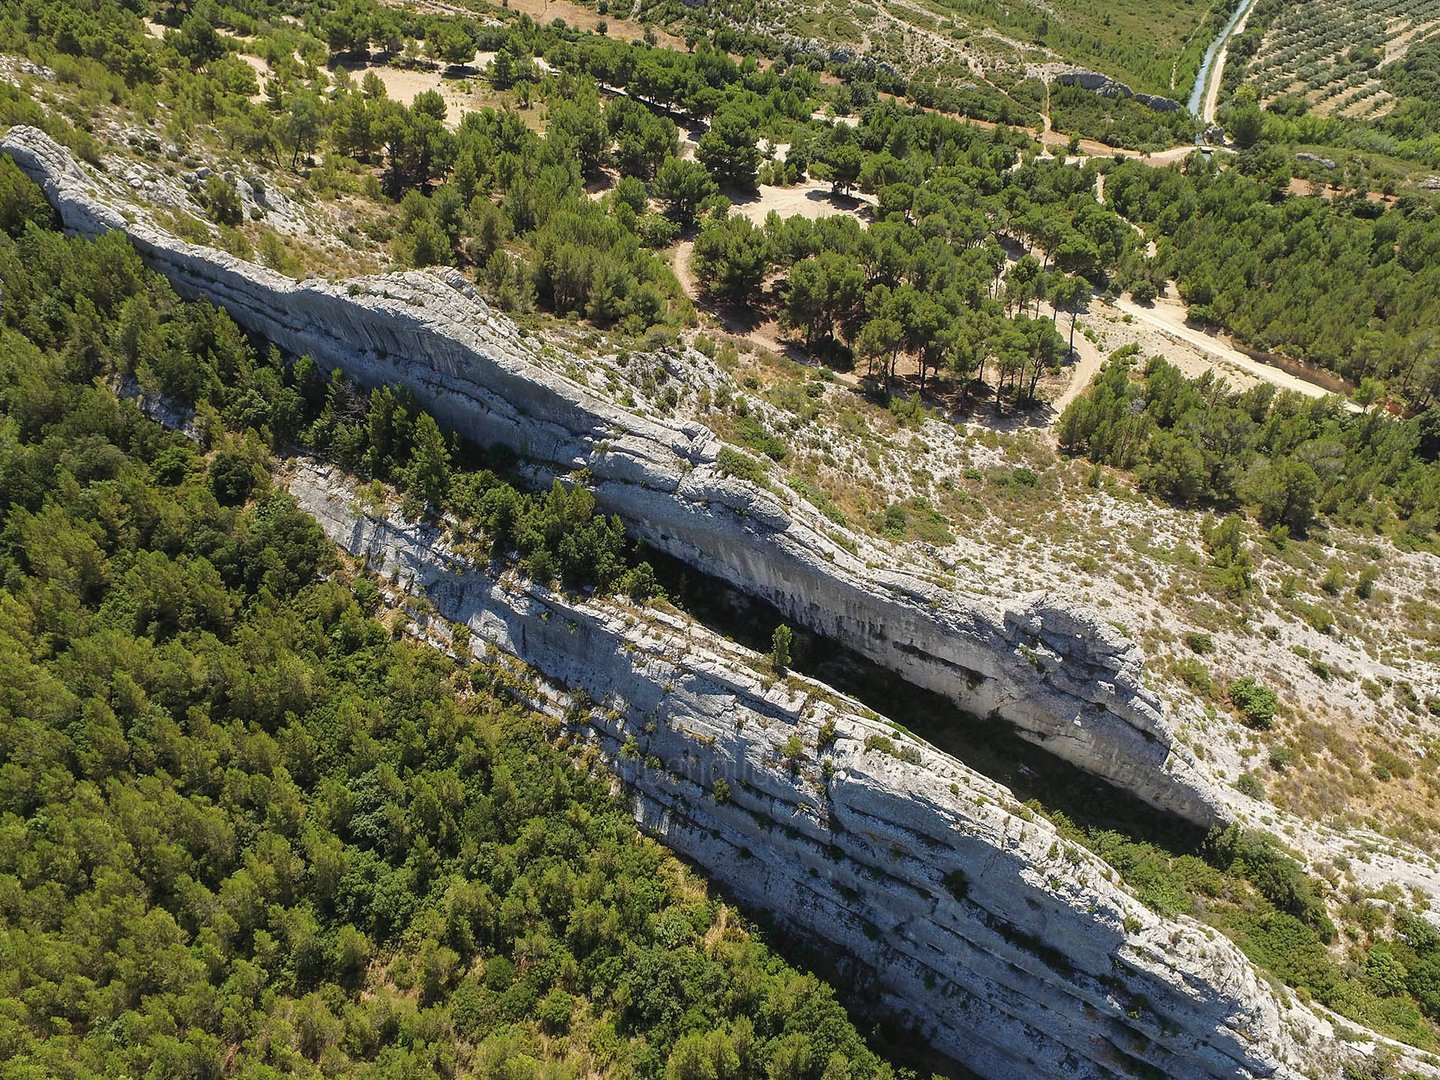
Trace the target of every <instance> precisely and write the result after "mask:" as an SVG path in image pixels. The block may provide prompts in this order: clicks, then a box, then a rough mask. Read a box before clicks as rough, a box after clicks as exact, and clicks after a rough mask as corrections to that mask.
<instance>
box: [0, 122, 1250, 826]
mask: <svg viewBox="0 0 1440 1080" xmlns="http://www.w3.org/2000/svg"><path fill="white" fill-rule="evenodd" d="M0 150H3V151H4V152H5V153H8V154H9V155H10V156H11V157H12V158H13V159H14V160H15V161H16V162H17V163H18V164H19V166H20V167H21V169H23V170H24V171H25V173H26V174H27V175H29V176H30V177H31V178H32V179H33V180H35V181H36V182H37V183H39V184H40V185H41V186H42V187H43V189H44V191H45V193H46V195H47V197H48V198H49V199H50V201H51V203H52V204H53V205H54V207H55V208H56V210H57V212H58V214H59V216H60V218H61V220H62V222H63V224H64V227H65V228H66V229H67V230H69V231H71V232H73V233H77V234H81V235H91V236H93V235H97V234H99V233H102V232H105V231H109V230H123V231H124V232H125V233H126V234H127V235H128V236H129V238H130V240H131V241H132V242H133V243H134V245H135V247H136V249H137V250H138V251H139V253H140V254H141V256H142V257H143V258H144V260H145V261H146V262H147V263H148V264H149V265H150V266H151V267H153V268H154V269H156V270H157V271H159V272H160V273H162V274H164V275H165V276H166V277H167V278H168V279H169V280H170V282H171V283H172V285H173V286H174V288H175V289H176V291H177V292H179V293H180V294H181V295H183V296H187V297H195V298H205V299H208V300H210V301H212V302H213V303H215V304H217V305H220V306H222V307H224V308H225V309H226V310H227V311H228V312H229V313H230V315H231V316H232V317H233V318H234V319H235V320H236V321H237V322H238V323H239V324H240V325H242V326H243V327H245V328H246V329H248V330H249V331H251V332H253V333H255V334H257V335H260V336H262V337H264V338H266V339H267V340H269V341H271V342H274V343H275V344H276V345H278V346H279V347H280V348H282V349H284V350H286V351H288V352H290V353H293V354H295V355H301V354H309V355H310V356H312V357H313V358H314V359H315V360H316V361H317V362H318V363H320V364H321V365H322V366H323V367H326V368H329V367H339V368H341V369H342V370H344V371H345V372H346V373H347V374H348V375H349V376H350V377H352V378H354V379H355V380H356V381H358V382H360V383H362V384H364V385H370V386H374V385H381V384H396V385H403V386H406V387H408V388H409V389H410V390H411V391H412V392H413V393H414V395H415V397H416V399H417V400H418V401H419V402H420V403H421V404H422V405H423V406H424V407H425V408H426V409H428V410H429V411H431V412H432V413H433V414H434V415H435V416H436V417H437V419H439V420H440V421H441V422H443V423H445V424H447V425H448V426H450V427H452V428H453V429H454V430H456V431H457V432H459V433H460V434H462V435H464V436H465V437H467V438H469V439H472V440H474V441H475V442H477V443H479V444H481V445H495V444H499V445H502V446H505V447H508V448H510V449H511V450H513V451H514V452H515V453H517V454H519V455H521V456H523V457H524V458H526V459H527V460H529V461H530V462H532V463H534V464H535V465H536V466H537V467H538V468H539V470H540V471H541V473H542V474H549V475H563V474H568V473H571V472H574V471H577V470H581V469H583V470H586V476H587V477H588V479H589V482H590V483H592V484H593V488H594V491H595V495H596V497H597V499H598V501H599V502H600V504H601V505H602V506H603V507H604V508H605V509H606V510H608V511H613V512H615V513H618V514H619V515H620V516H621V517H622V518H623V519H624V521H625V523H626V526H627V528H629V529H630V530H631V531H632V532H633V534H634V535H635V536H637V537H638V538H640V539H642V540H644V541H645V542H646V543H649V544H651V545H653V546H654V547H656V548H657V549H659V550H661V551H664V552H666V553H668V554H670V555H674V556H676V557H678V558H680V559H682V560H684V561H685V562H687V563H689V564H691V565H692V566H694V567H696V568H697V569H699V570H701V571H703V572H705V573H707V574H711V575H713V576H715V577H718V578H721V579H723V580H724V581H726V582H729V583H730V584H732V585H734V586H736V587H738V588H739V589H741V590H743V591H745V592H748V593H751V594H754V595H757V596H759V597H761V598H763V599H764V600H766V601H768V602H769V603H771V604H773V605H774V606H775V607H776V608H777V609H779V610H780V611H781V612H782V613H784V615H785V616H786V617H787V618H790V619H792V620H794V621H796V622H797V623H800V624H803V625H804V626H806V627H808V628H810V629H811V630H813V631H815V632H817V633H819V634H823V635H825V636H828V637H831V638H833V639H835V640H836V641H838V642H840V643H841V644H842V645H844V646H845V647H847V648H849V649H851V650H852V651H854V652H857V653H859V654H861V655H863V656H866V657H868V658H869V659H871V660H873V661H875V662H876V663H878V664H880V665H881V666H882V667H885V668H887V669H889V670H891V671H893V672H895V673H896V674H897V675H899V676H900V677H901V678H903V679H905V680H906V681H908V682H910V683H912V684H914V685H916V686H920V687H923V688H925V689H927V690H932V691H936V692H939V693H941V694H943V695H945V696H947V697H949V698H950V699H951V700H953V701H954V702H955V703H956V704H957V705H958V706H959V707H960V708H961V709H962V710H964V711H965V712H966V713H969V714H971V715H972V716H973V717H977V718H980V719H981V720H986V719H989V720H995V719H998V720H1003V721H1006V722H1008V723H1010V724H1013V725H1014V726H1015V727H1016V728H1017V730H1018V731H1019V732H1020V733H1021V734H1022V735H1024V736H1025V737H1026V738H1029V739H1031V740H1033V741H1035V742H1038V743H1042V744H1043V745H1044V746H1045V748H1046V749H1047V750H1049V751H1050V752H1051V753H1053V754H1055V755H1057V756H1059V757H1061V758H1063V759H1065V760H1067V761H1070V762H1073V763H1074V764H1076V765H1078V766H1080V767H1081V768H1084V769H1086V770H1088V771H1090V772H1092V773H1094V774H1096V775H1098V776H1100V777H1102V778H1104V779H1105V780H1107V781H1109V782H1111V783H1113V784H1115V785H1117V786H1119V787H1121V788H1123V789H1125V790H1128V791H1130V792H1132V793H1133V794H1135V795H1136V796H1138V797H1139V798H1141V799H1143V800H1145V801H1146V802H1148V803H1150V804H1152V805H1154V806H1156V807H1159V808H1162V809H1164V810H1167V811H1169V812H1172V813H1175V814H1177V815H1180V816H1182V817H1184V818H1186V819H1188V820H1190V821H1193V822H1197V823H1200V824H1207V825H1208V824H1212V823H1215V822H1217V821H1219V820H1221V818H1222V817H1223V816H1224V812H1223V810H1222V809H1221V807H1222V803H1221V801H1220V799H1219V797H1218V795H1217V794H1216V793H1215V792H1214V791H1213V790H1212V789H1211V788H1210V787H1209V785H1208V783H1207V781H1205V780H1204V779H1203V777H1202V776H1201V774H1200V772H1199V770H1198V769H1197V768H1196V767H1195V763H1194V761H1193V759H1192V758H1191V757H1190V756H1189V754H1188V752H1187V751H1186V750H1185V749H1184V748H1183V747H1181V746H1179V745H1177V744H1175V743H1174V741H1173V739H1172V733H1171V731H1170V728H1169V726H1168V724H1167V722H1166V720H1165V718H1164V717H1163V715H1162V712H1161V706H1160V703H1159V701H1158V699H1157V698H1156V697H1155V696H1154V695H1153V694H1152V693H1151V692H1149V691H1148V690H1146V689H1145V688H1144V687H1143V686H1142V684H1141V675H1142V672H1141V657H1140V654H1139V651H1138V649H1137V648H1136V647H1135V646H1134V644H1133V643H1132V642H1130V641H1129V640H1127V639H1126V638H1125V637H1124V636H1123V635H1121V634H1120V633H1118V632H1117V631H1116V630H1114V629H1113V628H1111V627H1110V626H1109V625H1108V624H1106V623H1105V622H1104V621H1103V620H1101V619H1099V618H1098V617H1096V616H1095V615H1094V614H1092V613H1089V612H1085V611H1082V610H1078V609H1076V608H1073V607H1070V606H1068V605H1066V604H1064V603H1062V602H1057V601H1055V600H1053V599H1052V598H1050V597H1047V596H1044V595H1031V596H1022V597H1015V598H1009V597H991V596H970V595H963V594H960V593H958V592H956V591H954V590H947V589H942V588H939V587H937V586H936V585H935V584H933V582H932V580H931V579H930V578H929V577H928V576H926V575H925V574H922V573H920V572H919V571H918V570H907V569H903V568H902V569H884V568H877V567H883V566H885V565H893V564H894V563H895V561H896V554H895V553H894V552H893V551H890V550H888V549H887V550H886V551H883V552H881V551H878V550H877V551H871V550H869V549H868V548H867V547H866V543H867V542H866V541H865V540H863V539H862V538H856V537H840V539H841V540H842V541H844V542H843V543H841V542H837V540H836V539H835V538H834V537H835V528H834V526H833V525H832V524H831V523H829V522H828V521H826V520H825V519H824V518H823V517H822V516H821V515H820V514H819V513H818V512H817V511H816V510H815V509H814V508H813V507H811V506H810V505H809V504H807V503H805V502H804V501H802V500H800V499H798V498H797V497H795V496H793V495H791V494H789V493H787V492H783V491H780V490H778V489H773V488H772V487H771V486H770V485H768V484H756V483H753V482H748V481H742V480H739V479H736V478H735V477H734V476H732V475H728V474H727V469H726V465H727V464H732V465H733V461H732V462H727V460H726V458H725V456H724V455H723V454H722V449H723V446H722V444H721V442H720V440H719V439H717V438H716V437H715V435H714V434H713V433H712V432H710V431H709V430H708V429H706V428H705V427H703V426H702V425H700V424H698V423H693V422H691V423H663V422H659V421H656V420H652V419H648V418H645V417H641V416H637V415H635V414H633V413H631V412H628V411H626V410H625V409H623V408H620V407H619V406H617V405H615V404H614V403H612V402H610V401H607V400H605V399H603V398H601V397H600V396H598V395H597V394H596V393H595V392H593V391H592V390H590V389H589V388H588V387H585V386H582V385H580V384H579V383H577V382H575V381H572V380H570V379H567V378H566V377H564V376H563V375H561V374H559V373H557V372H556V371H555V370H553V368H551V367H549V366H547V365H546V364H544V363H543V362H542V359H541V355H540V349H541V346H540V344H539V343H538V342H536V341H533V340H531V339H528V338H526V337H525V336H524V335H523V334H521V333H520V332H519V331H518V330H517V328H516V327H515V326H514V325H513V324H512V323H511V322H509V321H508V320H506V319H504V318H502V317H499V316H497V315H495V314H494V313H493V312H492V311H491V310H490V309H489V308H488V306H487V305H486V304H485V303H484V301H483V300H482V299H481V298H480V297H479V296H478V295H477V294H476V293H475V292H474V290H473V289H472V288H471V287H470V286H469V285H468V283H467V282H466V281H465V279H464V278H463V277H462V276H461V275H460V274H459V273H458V272H455V271H453V270H442V271H436V272H433V273H420V272H411V273H405V274H397V275H391V276H385V277H376V278H367V279H362V280H356V281H351V282H347V283H333V282H328V281H321V280H311V281H305V282H301V283H297V282H294V281H292V280H290V279H289V278H286V277H283V276H281V275H280V274H277V273H275V272H273V271H271V270H268V269H266V268H264V267H261V266H257V265H255V264H252V263H248V262H245V261H243V260H240V259H237V258H235V257H233V256H231V255H228V254H226V253H224V252H221V251H217V250H215V249H213V248H208V247H199V246H196V245H193V244H189V243H187V242H185V241H183V240H181V239H179V238H177V237H175V236H173V235H171V234H169V233H167V232H165V231H163V230H161V229H159V228H157V227H155V226H154V225H153V224H151V223H149V222H147V221H146V220H145V215H144V212H143V211H142V210H137V209H136V208H135V207H133V206H128V205H127V204H126V202H125V201H124V196H123V195H122V194H120V193H118V192H117V191H116V190H115V189H114V188H113V187H111V186H108V185H107V184H106V183H105V181H104V180H103V179H101V178H99V177H96V176H94V175H92V174H90V173H88V172H86V171H85V170H84V169H83V168H82V167H81V166H80V165H79V164H78V163H77V162H76V161H75V160H74V158H73V157H72V156H71V155H70V154H69V153H68V152H67V151H66V150H64V148H62V147H60V146H59V145H58V144H56V143H55V142H54V141H52V140H51V139H50V138H49V137H48V136H46V135H45V134H43V133H42V132H40V131H38V130H36V129H34V128H28V127H16V128H13V129H11V131H10V132H9V133H8V134H7V135H6V136H5V138H4V139H3V140H0ZM867 554H868V555H871V556H873V557H872V558H870V559H867V558H866V556H867ZM957 722H961V721H959V720H958V719H957ZM966 722H970V721H966Z"/></svg>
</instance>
